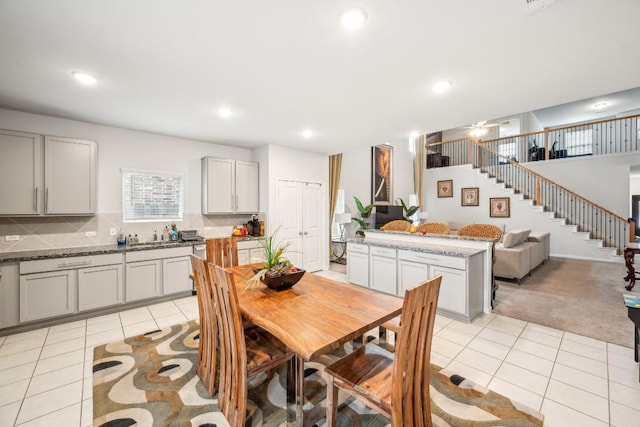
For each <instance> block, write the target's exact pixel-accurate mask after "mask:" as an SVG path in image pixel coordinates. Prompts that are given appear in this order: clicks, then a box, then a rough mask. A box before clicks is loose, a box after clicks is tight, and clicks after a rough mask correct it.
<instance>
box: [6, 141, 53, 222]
mask: <svg viewBox="0 0 640 427" xmlns="http://www.w3.org/2000/svg"><path fill="white" fill-rule="evenodd" d="M0 151H1V152H2V155H0V200H2V203H0V215H35V214H39V213H41V212H42V193H43V188H42V137H41V136H40V135H35V134H31V133H24V132H13V131H7V130H0Z"/></svg>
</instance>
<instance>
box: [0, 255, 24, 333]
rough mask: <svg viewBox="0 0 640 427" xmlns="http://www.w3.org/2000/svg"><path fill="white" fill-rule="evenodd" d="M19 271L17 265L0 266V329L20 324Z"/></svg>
mask: <svg viewBox="0 0 640 427" xmlns="http://www.w3.org/2000/svg"><path fill="white" fill-rule="evenodd" d="M19 307H20V269H19V268H18V264H17V263H8V264H0V329H2V328H8V327H10V326H15V325H17V324H18V323H19V322H20V310H19Z"/></svg>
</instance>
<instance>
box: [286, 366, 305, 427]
mask: <svg viewBox="0 0 640 427" xmlns="http://www.w3.org/2000/svg"><path fill="white" fill-rule="evenodd" d="M303 405H304V360H302V358H301V357H300V356H298V355H295V356H293V357H292V358H291V359H289V362H287V425H295V426H297V427H302V426H303V421H304V411H303V409H302V406H303Z"/></svg>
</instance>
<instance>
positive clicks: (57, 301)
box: [20, 270, 78, 322]
mask: <svg viewBox="0 0 640 427" xmlns="http://www.w3.org/2000/svg"><path fill="white" fill-rule="evenodd" d="M77 294H78V282H77V272H76V270H64V271H50V272H46V273H34V274H23V275H21V276H20V322H30V321H32V320H38V319H45V318H48V317H56V316H61V315H64V314H71V313H75V312H76V311H77V307H76V306H77V297H76V295H77Z"/></svg>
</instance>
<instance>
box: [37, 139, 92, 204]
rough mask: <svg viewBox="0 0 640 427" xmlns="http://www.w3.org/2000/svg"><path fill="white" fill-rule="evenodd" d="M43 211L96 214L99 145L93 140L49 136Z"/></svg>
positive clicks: (46, 152) (46, 151) (46, 149)
mask: <svg viewBox="0 0 640 427" xmlns="http://www.w3.org/2000/svg"><path fill="white" fill-rule="evenodd" d="M44 152H45V158H44V161H45V163H44V171H45V190H44V191H45V193H44V212H45V214H54V215H88V214H95V213H96V188H97V187H96V183H97V146H96V143H95V142H94V141H86V140H81V139H71V138H59V137H53V136H46V137H45V140H44Z"/></svg>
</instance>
